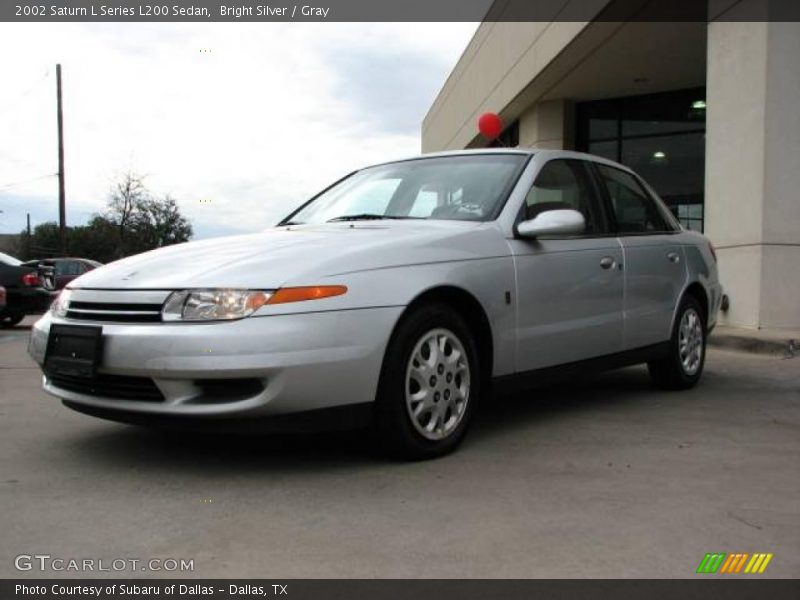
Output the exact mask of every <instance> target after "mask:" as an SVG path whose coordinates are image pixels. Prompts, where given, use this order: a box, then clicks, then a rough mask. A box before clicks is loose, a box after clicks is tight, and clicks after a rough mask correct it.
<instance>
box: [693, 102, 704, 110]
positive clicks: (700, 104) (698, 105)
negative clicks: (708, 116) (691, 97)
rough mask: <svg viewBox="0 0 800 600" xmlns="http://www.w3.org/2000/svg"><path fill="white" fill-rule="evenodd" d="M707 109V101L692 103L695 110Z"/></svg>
mask: <svg viewBox="0 0 800 600" xmlns="http://www.w3.org/2000/svg"><path fill="white" fill-rule="evenodd" d="M705 107H706V101H705V100H695V101H694V102H692V108H693V109H695V110H704V109H705Z"/></svg>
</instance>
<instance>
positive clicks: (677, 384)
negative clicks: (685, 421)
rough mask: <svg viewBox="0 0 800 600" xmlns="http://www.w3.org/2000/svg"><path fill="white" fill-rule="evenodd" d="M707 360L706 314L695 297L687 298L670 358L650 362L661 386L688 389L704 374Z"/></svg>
mask: <svg viewBox="0 0 800 600" xmlns="http://www.w3.org/2000/svg"><path fill="white" fill-rule="evenodd" d="M705 359H706V318H705V311H703V307H702V306H701V305H700V302H698V301H697V299H696V298H695V297H694V296H691V295H689V296H686V297H685V298H684V299H683V300H682V301H681V304H680V306H679V307H678V315H677V318H676V319H675V325H674V327H673V331H672V338H671V339H670V343H669V354H668V355H667V357H666V358H664V359H662V360H657V361H651V362H649V363H647V367H648V369H649V370H650V377H651V378H652V380H653V383H655V384H656V385H657V386H658V387H660V388H663V389H668V390H685V389H689V388H691V387H694V386H695V385H696V384H697V382H698V381H699V380H700V376H701V375H702V374H703V367H704V365H705Z"/></svg>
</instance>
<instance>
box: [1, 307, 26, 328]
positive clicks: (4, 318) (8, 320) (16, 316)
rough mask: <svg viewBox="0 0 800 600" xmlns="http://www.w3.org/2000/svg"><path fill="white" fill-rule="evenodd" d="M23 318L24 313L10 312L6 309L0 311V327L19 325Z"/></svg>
mask: <svg viewBox="0 0 800 600" xmlns="http://www.w3.org/2000/svg"><path fill="white" fill-rule="evenodd" d="M24 318H25V314H24V313H22V314H21V313H10V312H6V311H2V312H0V327H2V328H3V329H8V328H10V327H14V326H15V325H19V323H20V322H21V321H22V319H24Z"/></svg>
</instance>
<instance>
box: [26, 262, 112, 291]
mask: <svg viewBox="0 0 800 600" xmlns="http://www.w3.org/2000/svg"><path fill="white" fill-rule="evenodd" d="M22 264H24V265H25V266H27V267H33V268H35V269H37V270H38V271H39V274H40V275H42V278H43V279H44V281H43V283H44V286H45V287H46V288H48V289H53V290H61V289H64V286H66V285H67V284H68V283H69V282H70V281H72V280H73V279H75V278H76V277H80V276H81V275H83V274H84V273H86V272H87V271H91V270H92V269H96V268H97V267H100V266H102V263H99V262H97V261H96V260H90V259H88V258H43V259H38V260H29V261H27V262H24V263H22Z"/></svg>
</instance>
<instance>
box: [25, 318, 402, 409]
mask: <svg viewBox="0 0 800 600" xmlns="http://www.w3.org/2000/svg"><path fill="white" fill-rule="evenodd" d="M401 312H402V307H384V308H370V309H358V310H346V311H328V312H316V313H299V314H289V315H275V316H265V317H251V318H248V319H242V320H240V321H232V322H225V323H153V324H120V323H93V322H90V321H84V320H82V321H80V322H75V321H69V320H63V319H56V318H54V317H53V316H52V314H51V313H47V314H46V315H45V316H44V317H43V318H42V319H40V320H39V321H38V322H37V323H36V324H35V325H34V326H33V329H32V331H31V338H30V343H29V353H30V355H31V356H32V357H33V358H34V360H35V361H36V362H37V363H38V364H39V365H40V366H43V362H44V355H45V350H46V348H47V338H48V334H49V330H50V326H51V325H52V324H53V323H63V324H78V325H100V326H102V327H103V356H102V362H101V365H100V367H99V374H100V375H101V376H123V377H139V378H149V379H152V382H153V383H154V384H155V386H156V387H157V388H158V389H159V390H160V392H161V394H162V395H163V397H164V400H163V401H158V402H154V401H152V400H149V401H148V400H137V399H131V398H120V397H111V396H103V395H98V394H96V393H92V394H86V393H78V392H76V391H72V390H68V389H63V388H62V387H59V386H58V385H57V382H54V381H53V380H52V379H51V378H49V377H47V376H46V375H45V377H44V389H45V391H46V392H48V393H50V394H52V395H54V396H56V397H58V398H61V399H62V400H64V401H65V403H66V404H67V405H68V406H72V407H75V408H80V407H83V408H86V409H99V410H95V413H98V416H102V415H100V414H99V413H101V412H103V411H109V412H112V413H115V414H125V413H128V414H133V415H136V414H138V415H154V416H157V415H161V416H165V417H187V418H188V417H192V418H201V419H202V418H215V417H216V418H230V419H236V418H240V417H245V418H250V417H267V416H274V415H284V414H290V413H296V412H307V411H316V410H319V409H326V408H332V407H340V406H345V405H352V404H364V403H370V402H372V401H373V400H374V398H375V393H376V390H377V385H378V377H379V374H380V368H381V363H382V361H383V354H384V350H385V347H386V343H387V341H388V339H389V336H390V335H391V331H392V328H393V327H394V324H395V322H396V321H397V319H398V318H399V316H400V313H401ZM208 380H218V381H217V382H218V383H222V382H221V381H219V380H234V381H241V380H258V381H260V383H261V386H260V387H261V389H260V391H256V392H254V393H253V394H252V395H248V396H246V397H242V396H241V394H240V393H239V394H234V395H232V396H231V395H226V394H225V393H218V394H217V395H216V396H215V397H212V398H208V397H205V398H204V397H203V396H202V391H203V389H204V388H203V385H202V384H203V382H208ZM220 387H221V388H222V390H223V392H224V389H225V387H226V384H225V383H222V385H221V386H217V388H218V389H219V388H220ZM84 412H90V411H88V410H87V411H84Z"/></svg>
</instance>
